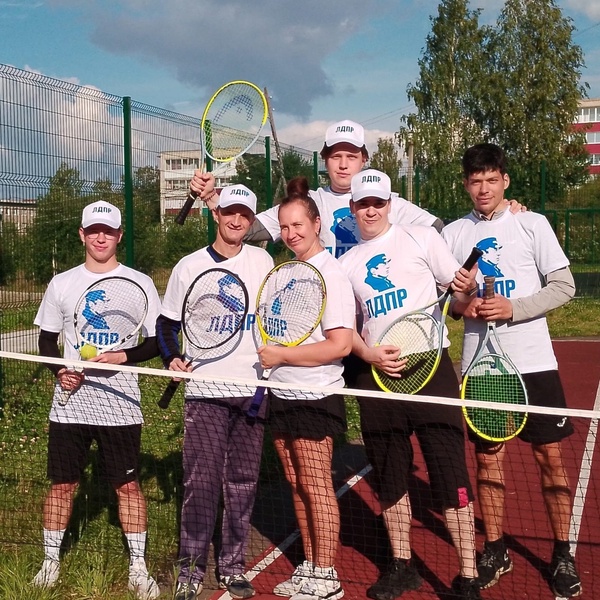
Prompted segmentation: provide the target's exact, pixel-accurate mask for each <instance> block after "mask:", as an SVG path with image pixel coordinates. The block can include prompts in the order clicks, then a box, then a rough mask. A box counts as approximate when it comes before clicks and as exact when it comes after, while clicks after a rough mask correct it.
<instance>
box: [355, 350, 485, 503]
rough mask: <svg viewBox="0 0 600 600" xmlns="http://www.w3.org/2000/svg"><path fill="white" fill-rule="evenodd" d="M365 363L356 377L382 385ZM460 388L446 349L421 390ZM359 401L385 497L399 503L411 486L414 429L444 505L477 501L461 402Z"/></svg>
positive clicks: (453, 391) (447, 393)
mask: <svg viewBox="0 0 600 600" xmlns="http://www.w3.org/2000/svg"><path fill="white" fill-rule="evenodd" d="M367 367H368V368H367V369H366V370H364V369H363V373H362V374H361V375H359V377H358V379H357V380H358V381H359V382H364V383H365V385H361V386H360V387H361V388H366V389H379V388H378V386H377V384H376V383H375V380H374V379H373V376H372V375H371V368H370V366H368V365H367ZM367 386H369V387H367ZM458 391H459V390H458V380H457V378H456V372H455V370H454V366H453V365H452V361H451V359H450V356H449V354H448V352H447V351H444V353H443V355H442V359H441V362H440V366H439V367H438V370H437V372H436V374H435V375H434V376H433V378H432V380H431V382H429V383H428V384H427V385H426V386H425V387H424V388H423V389H422V390H421V391H420V392H419V393H420V394H423V395H427V396H443V397H449V398H458V395H459V394H458ZM358 401H359V404H360V407H361V411H360V414H361V426H362V434H363V441H364V443H365V451H366V453H367V457H368V459H369V461H370V463H371V465H372V467H373V479H372V482H373V487H374V488H375V491H376V492H377V495H378V497H379V499H380V500H381V501H382V502H386V503H392V502H397V501H398V500H399V499H400V498H402V496H404V494H406V492H407V491H408V483H409V475H410V473H411V471H412V465H413V448H412V443H411V440H410V436H411V435H412V433H415V435H416V436H417V440H418V441H419V445H420V447H421V451H422V453H423V457H424V459H425V463H426V465H427V471H428V474H429V483H430V485H431V489H432V492H433V494H434V497H435V499H436V500H437V501H438V502H439V503H440V504H441V506H442V507H444V508H447V507H455V508H459V507H462V506H466V504H467V503H468V502H472V501H473V499H474V496H473V490H472V487H471V481H470V478H469V472H468V470H467V465H466V457H465V437H464V427H463V418H462V410H461V408H460V406H452V405H434V404H427V403H416V402H399V401H396V400H384V399H382V400H379V399H376V400H375V399H372V398H359V399H358ZM379 411H381V412H379Z"/></svg>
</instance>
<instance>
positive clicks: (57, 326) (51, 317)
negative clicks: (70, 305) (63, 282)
mask: <svg viewBox="0 0 600 600" xmlns="http://www.w3.org/2000/svg"><path fill="white" fill-rule="evenodd" d="M33 323H34V324H35V325H37V326H38V327H39V328H40V329H43V330H44V331H50V332H53V333H60V332H61V331H62V330H63V326H64V317H63V311H62V309H61V307H60V299H59V296H58V289H57V287H56V281H55V279H52V281H50V283H49V284H48V287H47V288H46V292H45V293H44V297H43V298H42V303H41V304H40V307H39V309H38V312H37V314H36V316H35V319H34V320H33Z"/></svg>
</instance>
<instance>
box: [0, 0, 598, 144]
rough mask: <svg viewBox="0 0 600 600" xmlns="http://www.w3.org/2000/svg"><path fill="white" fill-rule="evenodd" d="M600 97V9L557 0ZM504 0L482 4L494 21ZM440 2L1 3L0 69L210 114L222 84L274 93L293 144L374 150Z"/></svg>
mask: <svg viewBox="0 0 600 600" xmlns="http://www.w3.org/2000/svg"><path fill="white" fill-rule="evenodd" d="M557 3H558V5H559V6H560V7H561V8H562V9H563V12H564V14H565V15H566V16H569V17H571V18H572V19H573V23H574V25H575V27H576V28H577V30H576V32H575V34H574V41H575V42H576V43H577V44H579V45H580V46H581V47H582V49H583V51H584V55H585V59H586V69H585V71H584V77H583V80H584V81H587V82H588V83H589V85H590V90H589V95H590V97H600V1H599V0H557ZM501 6H502V2H501V0H472V2H471V8H476V7H479V8H482V9H483V13H482V17H481V21H482V22H485V23H493V22H494V21H495V19H496V18H497V16H498V13H499V10H500V8H501ZM436 12H437V2H436V1H435V0H395V1H391V0H345V1H344V2H343V3H342V2H327V1H325V2H324V1H323V0H303V1H302V2H298V0H255V1H249V0H171V1H170V2H164V1H163V0H161V1H158V0H46V1H45V2H38V1H36V0H0V36H1V39H2V41H3V43H2V46H3V49H2V54H1V57H0V62H3V63H5V64H10V65H13V66H15V67H18V68H21V69H30V70H33V71H36V72H40V73H43V74H44V75H47V76H49V77H55V78H58V79H65V80H68V81H72V82H74V83H79V84H82V85H91V86H94V87H97V88H99V89H101V90H102V91H104V92H107V93H110V94H115V95H118V96H131V97H132V98H134V99H135V100H138V101H140V102H144V103H146V104H151V105H155V106H160V107H164V108H168V109H171V110H174V111H177V112H181V113H185V114H189V115H198V116H199V115H201V113H202V109H203V107H204V104H205V103H206V101H207V100H208V98H209V97H210V95H211V94H212V93H213V91H214V90H216V89H217V88H218V87H219V86H220V85H222V84H223V83H225V82H227V81H230V80H232V79H248V80H250V81H253V82H254V83H256V84H257V85H259V86H260V87H264V86H267V88H268V89H269V92H270V95H271V96H272V105H273V108H274V111H275V121H276V124H277V131H278V134H279V138H280V140H281V141H282V142H285V143H289V144H295V145H297V146H300V147H304V148H309V149H318V148H320V146H321V144H322V138H323V134H324V130H325V128H326V126H327V125H328V124H330V123H332V122H334V121H337V120H341V119H344V118H350V119H354V120H356V121H359V122H361V123H363V124H364V125H365V128H366V129H367V132H368V139H369V142H370V144H369V145H370V146H371V147H374V146H375V142H376V139H377V137H381V136H384V135H390V134H391V133H392V132H393V131H395V130H396V129H397V127H398V123H399V119H400V116H401V115H402V114H404V113H406V112H407V111H409V110H410V105H409V103H408V100H407V97H406V87H407V85H408V84H409V83H414V82H415V80H416V79H417V77H418V65H417V61H418V59H419V56H420V55H421V51H422V49H423V47H424V44H425V38H426V36H427V34H428V33H429V31H430V26H431V23H430V19H429V17H430V15H434V14H435V13H436Z"/></svg>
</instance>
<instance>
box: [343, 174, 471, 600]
mask: <svg viewBox="0 0 600 600" xmlns="http://www.w3.org/2000/svg"><path fill="white" fill-rule="evenodd" d="M351 190H352V202H351V205H350V207H351V210H352V213H353V214H354V215H355V216H356V222H357V224H358V228H359V230H360V237H361V241H360V242H359V244H358V245H357V246H355V247H354V248H352V249H351V250H349V251H348V252H347V253H346V254H344V256H342V257H341V258H340V264H341V266H342V269H343V270H344V271H345V273H346V274H347V275H348V278H349V279H350V283H351V284H352V287H353V290H354V295H355V297H356V299H357V301H358V304H359V306H360V312H361V314H362V318H363V328H362V334H361V335H359V334H358V333H357V332H356V333H355V336H354V343H353V348H352V350H353V352H354V353H355V355H356V356H358V358H359V359H361V361H362V366H361V367H360V368H359V372H358V376H357V387H358V388H361V389H368V390H377V389H379V388H378V387H377V385H376V383H375V381H374V379H373V375H372V373H371V365H375V366H377V367H378V368H379V369H381V370H383V371H385V372H386V373H388V374H389V375H390V376H398V377H402V369H403V368H404V367H405V364H406V361H405V360H398V357H399V356H400V349H399V348H397V347H395V346H390V345H381V346H377V345H376V344H377V340H378V339H379V337H380V335H381V334H382V333H383V332H384V331H385V330H386V329H387V327H388V326H389V325H390V324H391V323H392V322H393V321H395V320H396V319H397V318H398V317H400V316H402V315H403V314H406V313H407V312H410V311H412V310H415V309H418V308H420V307H422V306H426V305H427V304H428V303H429V302H432V301H433V300H435V298H436V297H437V296H438V291H437V286H438V285H439V286H442V287H447V286H448V285H450V284H451V285H452V287H453V288H454V290H455V296H457V297H458V298H459V299H461V300H463V301H466V300H468V298H469V295H468V291H470V290H471V289H472V288H473V287H474V282H475V269H473V270H472V271H471V272H469V271H466V270H465V269H461V268H460V265H459V264H458V262H457V261H456V259H455V258H454V256H452V253H451V252H450V249H449V248H448V246H447V245H446V243H445V242H444V240H443V239H442V238H441V236H439V235H438V233H437V232H436V231H435V230H434V229H433V228H431V227H421V226H415V225H409V226H399V225H392V224H391V223H390V222H389V213H390V210H391V206H390V205H391V188H390V179H389V177H388V176H387V175H386V174H385V173H381V172H380V171H375V170H373V169H368V170H366V171H362V172H360V173H358V174H357V175H355V176H354V177H353V178H352V183H351ZM392 296H393V298H394V299H396V301H394V302H390V301H389V300H386V299H389V298H390V297H392ZM398 298H402V299H403V300H402V301H401V302H399V301H397V299H398ZM371 307H381V309H382V310H371ZM431 310H432V314H433V315H434V316H435V317H437V318H439V317H440V311H439V307H437V306H436V307H435V309H434V308H432V309H431ZM361 336H362V337H361ZM448 346H449V341H448V339H447V336H446V337H445V340H444V347H445V348H446V350H444V353H443V355H442V359H441V362H440V365H439V367H438V369H437V371H436V373H435V375H434V376H433V378H432V380H431V381H430V382H429V383H428V384H427V385H425V386H424V387H423V389H422V390H421V391H420V392H419V393H421V394H424V395H429V396H445V397H452V398H458V396H459V393H458V392H459V388H458V381H457V378H456V374H455V372H454V368H453V365H452V361H451V359H450V356H449V354H448V351H447V347H448ZM358 401H359V405H360V408H361V410H360V417H361V430H362V435H363V441H364V444H365V450H366V453H367V457H368V458H369V461H370V462H371V465H372V466H373V473H374V478H373V482H374V487H375V490H376V492H377V494H378V497H379V502H380V503H381V507H382V511H383V518H384V522H385V524H386V528H387V531H388V535H389V538H390V544H391V547H392V558H393V559H392V562H391V564H390V566H389V569H388V570H387V571H385V572H384V573H382V574H381V576H380V578H379V579H378V581H377V582H376V583H375V584H374V585H372V586H371V587H370V588H369V589H368V590H367V596H368V597H369V598H373V599H374V600H393V599H394V598H396V597H398V596H400V595H401V594H402V593H403V592H405V591H409V590H415V589H417V588H418V587H419V586H420V585H421V582H422V579H421V577H420V575H419V573H418V572H417V571H416V569H415V567H414V566H413V565H412V563H411V546H410V525H411V506H410V501H409V497H408V480H409V475H410V472H411V470H412V456H413V452H412V446H411V440H410V438H411V435H412V434H413V433H414V434H415V435H416V437H417V439H418V441H419V445H420V446H421V450H422V452H423V456H424V458H425V462H426V465H427V470H428V474H429V482H430V485H431V488H432V490H433V492H434V494H435V498H436V499H437V501H438V502H439V505H440V506H441V508H442V510H443V513H444V517H445V519H446V526H447V529H448V532H449V533H450V536H451V538H452V541H453V543H454V546H455V548H456V552H457V554H458V559H459V564H460V573H459V575H457V576H456V577H455V578H454V580H453V582H452V591H453V593H454V594H455V596H454V597H456V598H462V599H464V600H477V599H478V598H479V597H480V595H479V586H478V583H477V579H476V577H477V569H476V564H475V526H474V515H473V493H472V490H471V484H470V480H469V473H468V471H467V466H466V461H465V440H464V431H463V418H462V412H461V409H460V407H459V406H453V405H448V406H443V405H438V406H436V407H435V410H432V408H431V406H430V405H427V404H422V403H416V402H400V401H397V400H386V399H381V400H380V399H369V398H359V399H358ZM423 560H425V562H427V556H424V557H423Z"/></svg>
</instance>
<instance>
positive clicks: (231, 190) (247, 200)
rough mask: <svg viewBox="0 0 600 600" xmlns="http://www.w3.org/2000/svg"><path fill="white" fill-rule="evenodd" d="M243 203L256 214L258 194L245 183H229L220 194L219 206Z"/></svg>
mask: <svg viewBox="0 0 600 600" xmlns="http://www.w3.org/2000/svg"><path fill="white" fill-rule="evenodd" d="M235 204H241V205H242V206H247V207H248V208H249V209H250V210H251V211H252V213H253V214H256V194H255V193H254V192H253V191H252V190H249V189H248V188H247V187H246V186H245V185H242V184H237V185H228V186H227V187H224V188H223V189H222V190H221V193H220V194H219V204H218V206H219V208H227V207H228V206H234V205H235Z"/></svg>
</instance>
